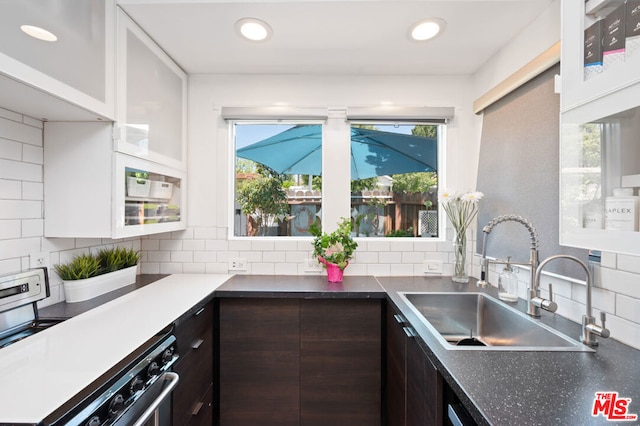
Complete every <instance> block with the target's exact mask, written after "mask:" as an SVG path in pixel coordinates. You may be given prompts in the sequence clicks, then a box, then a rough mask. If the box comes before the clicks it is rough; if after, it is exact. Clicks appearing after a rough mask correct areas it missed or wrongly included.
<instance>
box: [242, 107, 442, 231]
mask: <svg viewBox="0 0 640 426" xmlns="http://www.w3.org/2000/svg"><path fill="white" fill-rule="evenodd" d="M329 120H332V119H329ZM326 127H327V126H326V123H325V122H324V121H323V122H299V121H298V122H283V121H281V120H275V119H274V120H268V121H265V120H263V121H232V122H231V128H232V135H233V141H234V143H235V150H234V152H235V157H234V165H235V169H234V173H235V176H234V182H235V191H234V201H235V202H234V224H233V235H234V236H236V237H244V236H252V237H266V236H271V237H273V236H289V237H303V236H310V233H309V228H310V226H311V224H312V223H313V222H314V221H322V216H323V208H325V209H326V210H325V212H328V213H327V215H328V216H327V217H329V216H330V217H336V218H337V217H351V220H352V226H353V233H354V235H355V236H356V237H423V238H424V237H428V238H429V237H438V236H439V230H438V225H439V222H440V221H439V220H438V206H437V185H438V173H437V172H438V167H439V165H438V160H439V158H438V155H439V153H440V152H442V148H441V146H440V145H441V144H442V143H443V137H442V135H443V134H444V125H443V124H433V123H430V122H416V123H408V122H406V123H402V124H391V123H388V122H384V121H375V122H373V121H367V122H355V121H353V122H349V121H346V120H344V119H334V120H333V121H331V124H330V125H329V126H328V128H329V129H330V130H328V129H327V128H326ZM336 127H337V128H336ZM323 137H324V138H327V140H326V141H323ZM323 142H325V144H324V146H325V148H326V149H330V151H327V152H326V153H325V161H328V162H329V163H331V164H329V163H328V164H327V165H326V166H325V167H324V168H323V164H322V158H323V152H322V149H323V148H322V147H323ZM347 144H349V146H347ZM327 147H329V148H327ZM349 153H350V157H351V158H350V161H349V160H347V156H348V155H349ZM337 163H340V164H337ZM349 167H350V176H349V171H348V168H349ZM323 172H324V173H329V174H331V179H329V178H327V176H326V175H325V176H324V179H323ZM347 179H350V187H351V188H350V191H349V186H348V184H347ZM343 185H344V186H343ZM347 197H350V200H347ZM323 203H324V205H323ZM326 220H329V219H326Z"/></svg>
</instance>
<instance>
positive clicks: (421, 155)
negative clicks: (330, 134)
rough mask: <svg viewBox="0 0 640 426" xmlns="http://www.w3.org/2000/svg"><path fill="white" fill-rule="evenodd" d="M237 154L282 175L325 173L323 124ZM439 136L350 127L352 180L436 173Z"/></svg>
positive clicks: (283, 134) (294, 129)
mask: <svg viewBox="0 0 640 426" xmlns="http://www.w3.org/2000/svg"><path fill="white" fill-rule="evenodd" d="M237 156H238V157H241V158H246V159H248V160H253V161H255V162H257V163H261V164H264V165H265V166H267V167H269V168H271V169H273V170H275V171H276V172H278V173H282V174H300V175H313V176H320V175H321V174H322V127H321V126H320V125H299V126H295V127H292V128H290V129H288V130H285V131H284V132H281V133H278V134H277V135H274V136H271V137H269V138H266V139H263V140H261V141H259V142H256V143H254V144H251V145H248V146H246V147H244V148H240V149H239V150H238V151H237ZM437 160H438V141H437V139H436V138H425V137H422V136H414V135H405V134H400V133H392V132H383V131H379V130H370V129H362V128H353V127H352V128H351V179H352V180H357V179H366V178H370V177H375V176H383V175H392V174H402V173H413V172H435V171H437V170H436V169H437V167H436V165H437V164H438V163H437Z"/></svg>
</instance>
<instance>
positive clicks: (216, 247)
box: [204, 240, 229, 251]
mask: <svg viewBox="0 0 640 426" xmlns="http://www.w3.org/2000/svg"><path fill="white" fill-rule="evenodd" d="M204 246H205V250H208V251H226V250H229V243H228V242H227V241H225V240H206V241H205V244H204Z"/></svg>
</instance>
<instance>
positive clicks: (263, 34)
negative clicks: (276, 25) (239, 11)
mask: <svg viewBox="0 0 640 426" xmlns="http://www.w3.org/2000/svg"><path fill="white" fill-rule="evenodd" d="M236 31H237V32H238V34H240V35H241V36H242V37H244V38H246V39H247V40H251V41H265V40H267V39H269V38H270V37H271V35H272V34H273V31H272V30H271V27H270V26H269V24H267V23H266V22H264V21H261V20H259V19H255V18H243V19H240V20H239V21H238V22H236Z"/></svg>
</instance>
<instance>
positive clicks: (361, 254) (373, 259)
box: [355, 250, 379, 263]
mask: <svg viewBox="0 0 640 426" xmlns="http://www.w3.org/2000/svg"><path fill="white" fill-rule="evenodd" d="M378 255H379V253H377V252H373V251H359V250H356V252H355V259H356V261H357V262H358V263H378V262H379V256H378Z"/></svg>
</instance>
